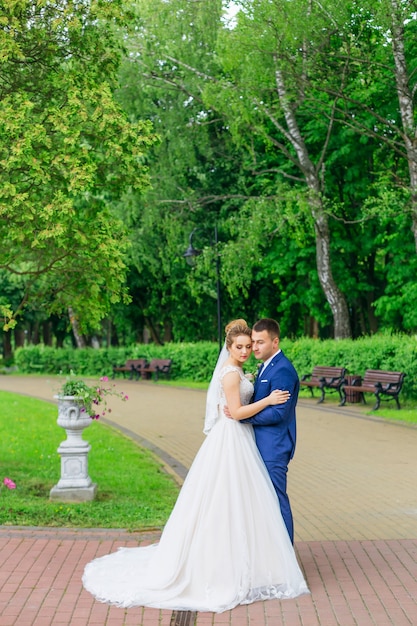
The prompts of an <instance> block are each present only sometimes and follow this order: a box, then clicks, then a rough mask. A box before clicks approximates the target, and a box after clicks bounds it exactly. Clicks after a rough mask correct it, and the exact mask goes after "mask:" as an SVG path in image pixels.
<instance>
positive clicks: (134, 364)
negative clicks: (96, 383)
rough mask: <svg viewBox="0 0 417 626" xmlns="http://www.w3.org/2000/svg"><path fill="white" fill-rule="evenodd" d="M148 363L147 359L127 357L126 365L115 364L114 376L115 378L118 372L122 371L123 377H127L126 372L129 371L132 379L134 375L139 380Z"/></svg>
mask: <svg viewBox="0 0 417 626" xmlns="http://www.w3.org/2000/svg"><path fill="white" fill-rule="evenodd" d="M146 365H147V361H146V359H127V361H126V363H125V364H124V365H113V378H115V376H116V374H117V373H118V372H121V373H122V374H123V378H125V376H126V373H129V379H130V380H132V378H133V377H135V378H136V380H138V378H139V377H140V375H141V373H142V370H143V368H145V367H146Z"/></svg>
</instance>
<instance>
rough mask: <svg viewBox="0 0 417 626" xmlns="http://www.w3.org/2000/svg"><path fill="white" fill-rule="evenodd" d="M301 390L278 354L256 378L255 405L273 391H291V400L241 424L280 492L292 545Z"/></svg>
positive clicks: (286, 360)
mask: <svg viewBox="0 0 417 626" xmlns="http://www.w3.org/2000/svg"><path fill="white" fill-rule="evenodd" d="M299 388H300V381H299V378H298V375H297V372H296V371H295V368H294V366H293V365H292V363H291V362H290V361H289V360H288V359H287V357H286V356H285V355H284V353H283V352H282V351H281V352H279V353H278V354H277V355H276V356H274V357H273V359H272V361H271V362H270V363H269V365H268V366H267V367H266V369H264V371H263V372H262V373H261V375H260V376H258V377H257V379H256V381H255V389H254V395H253V402H256V401H257V400H261V399H262V398H265V397H266V396H268V395H269V394H270V393H271V391H273V390H274V389H282V390H287V391H289V392H290V394H291V397H290V399H289V400H288V401H287V402H286V403H285V404H279V405H275V406H269V407H267V408H266V409H263V410H262V411H260V412H259V413H257V414H256V415H254V416H253V417H249V418H248V419H245V420H242V423H247V424H252V425H253V427H254V431H255V438H256V445H257V446H258V449H259V452H260V453H261V456H262V458H263V460H264V463H265V465H266V468H267V470H268V473H269V475H270V477H271V480H272V483H273V485H274V487H275V491H276V492H277V496H278V499H279V503H280V507H281V513H282V517H283V519H284V522H285V525H286V527H287V529H288V534H289V536H290V539H291V541H292V542H294V526H293V519H292V512H291V506H290V501H289V499H288V495H287V471H288V463H289V462H290V460H291V459H292V457H293V456H294V451H295V441H296V418H295V406H296V404H297V399H298V391H299Z"/></svg>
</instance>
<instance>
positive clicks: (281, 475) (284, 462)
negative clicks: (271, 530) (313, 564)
mask: <svg viewBox="0 0 417 626" xmlns="http://www.w3.org/2000/svg"><path fill="white" fill-rule="evenodd" d="M289 462H290V455H288V457H285V456H284V457H280V458H279V459H278V460H277V461H265V465H266V468H267V470H268V473H269V475H270V477H271V480H272V484H273V485H274V488H275V491H276V493H277V496H278V500H279V505H280V508H281V515H282V517H283V520H284V523H285V526H286V527H287V530H288V534H289V536H290V539H291V543H294V522H293V517H292V511H291V505H290V500H289V498H288V495H287V472H288V463H289Z"/></svg>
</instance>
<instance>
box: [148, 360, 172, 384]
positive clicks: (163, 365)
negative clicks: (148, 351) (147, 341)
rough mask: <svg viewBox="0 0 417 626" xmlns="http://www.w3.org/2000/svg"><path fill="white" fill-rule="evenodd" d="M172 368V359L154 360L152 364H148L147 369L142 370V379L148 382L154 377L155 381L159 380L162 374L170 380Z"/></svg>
mask: <svg viewBox="0 0 417 626" xmlns="http://www.w3.org/2000/svg"><path fill="white" fill-rule="evenodd" d="M171 366H172V360H171V359H152V360H151V361H150V363H147V364H146V365H145V367H143V368H142V370H141V375H142V378H143V379H145V380H146V379H150V378H152V376H154V379H155V380H158V378H159V376H160V375H161V374H164V375H165V376H166V377H167V378H169V375H170V373H171Z"/></svg>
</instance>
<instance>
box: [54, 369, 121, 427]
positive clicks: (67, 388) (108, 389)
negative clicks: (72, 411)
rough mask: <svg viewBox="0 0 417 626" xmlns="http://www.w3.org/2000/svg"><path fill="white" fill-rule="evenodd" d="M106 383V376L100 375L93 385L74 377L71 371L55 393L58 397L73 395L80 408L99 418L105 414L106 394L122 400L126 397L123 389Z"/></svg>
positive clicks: (92, 417) (93, 417) (107, 380)
mask: <svg viewBox="0 0 417 626" xmlns="http://www.w3.org/2000/svg"><path fill="white" fill-rule="evenodd" d="M106 383H109V379H108V377H107V376H102V377H101V378H100V379H99V382H98V383H96V384H95V385H87V383H86V382H84V381H83V380H81V379H80V378H76V377H74V376H73V374H72V373H71V375H70V376H69V377H68V378H67V379H66V381H65V383H64V384H63V385H62V386H61V387H60V389H59V390H58V393H57V395H58V397H59V396H73V397H74V399H75V400H76V402H78V403H79V404H80V405H81V407H82V409H81V410H82V411H85V412H86V413H87V415H89V416H90V417H91V419H99V417H100V416H102V415H105V414H106V408H107V401H106V396H109V395H113V396H117V397H119V398H121V399H122V400H123V401H125V400H127V399H128V396H127V395H126V394H125V393H124V392H123V391H118V390H117V389H116V385H115V384H113V385H109V384H106ZM98 405H101V407H102V409H101V412H99V411H98V408H97V407H98ZM108 411H109V412H110V411H111V409H108Z"/></svg>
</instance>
